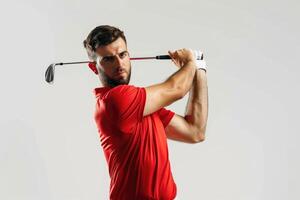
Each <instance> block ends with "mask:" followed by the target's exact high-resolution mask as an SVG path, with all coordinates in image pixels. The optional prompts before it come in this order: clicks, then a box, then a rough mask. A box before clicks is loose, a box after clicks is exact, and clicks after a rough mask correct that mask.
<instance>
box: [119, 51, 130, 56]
mask: <svg viewBox="0 0 300 200" xmlns="http://www.w3.org/2000/svg"><path fill="white" fill-rule="evenodd" d="M127 55H128V52H127V51H124V52H122V53H120V57H121V58H125V57H126V56H127Z"/></svg>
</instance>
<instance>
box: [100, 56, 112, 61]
mask: <svg viewBox="0 0 300 200" xmlns="http://www.w3.org/2000/svg"><path fill="white" fill-rule="evenodd" d="M102 60H103V61H104V62H111V61H113V57H104V58H103V59H102Z"/></svg>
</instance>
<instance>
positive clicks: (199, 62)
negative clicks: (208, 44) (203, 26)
mask: <svg viewBox="0 0 300 200" xmlns="http://www.w3.org/2000/svg"><path fill="white" fill-rule="evenodd" d="M193 52H194V56H195V59H196V66H197V68H198V69H202V70H204V71H205V72H206V69H207V65H206V62H205V60H204V59H203V52H202V51H200V50H193Z"/></svg>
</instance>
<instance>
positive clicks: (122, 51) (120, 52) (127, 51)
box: [103, 50, 128, 58]
mask: <svg viewBox="0 0 300 200" xmlns="http://www.w3.org/2000/svg"><path fill="white" fill-rule="evenodd" d="M121 53H128V51H127V50H125V51H122V52H120V53H118V54H121ZM112 57H114V55H110V56H103V58H112Z"/></svg>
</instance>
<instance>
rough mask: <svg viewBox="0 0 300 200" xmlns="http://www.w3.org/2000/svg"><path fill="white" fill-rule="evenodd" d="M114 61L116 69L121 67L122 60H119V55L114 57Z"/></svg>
mask: <svg viewBox="0 0 300 200" xmlns="http://www.w3.org/2000/svg"><path fill="white" fill-rule="evenodd" d="M115 61H116V63H115V64H116V65H117V66H118V67H121V66H122V65H123V60H122V58H120V56H119V55H117V56H116V59H115Z"/></svg>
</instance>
